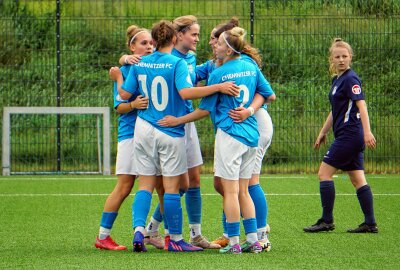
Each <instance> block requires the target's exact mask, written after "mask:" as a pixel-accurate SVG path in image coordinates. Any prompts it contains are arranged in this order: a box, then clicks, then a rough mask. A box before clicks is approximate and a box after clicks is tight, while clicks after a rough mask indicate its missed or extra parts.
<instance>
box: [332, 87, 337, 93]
mask: <svg viewBox="0 0 400 270" xmlns="http://www.w3.org/2000/svg"><path fill="white" fill-rule="evenodd" d="M336 90H337V86H336V85H335V87H333V90H332V95H334V94H336Z"/></svg>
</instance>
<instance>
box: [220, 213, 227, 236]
mask: <svg viewBox="0 0 400 270" xmlns="http://www.w3.org/2000/svg"><path fill="white" fill-rule="evenodd" d="M221 219H222V227H223V229H224V234H228V227H227V226H226V215H225V212H224V210H222V218H221Z"/></svg>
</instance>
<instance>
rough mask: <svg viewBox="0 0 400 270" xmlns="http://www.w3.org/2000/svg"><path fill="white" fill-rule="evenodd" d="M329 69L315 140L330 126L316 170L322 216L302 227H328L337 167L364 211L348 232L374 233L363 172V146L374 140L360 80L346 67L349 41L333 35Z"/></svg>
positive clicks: (308, 229)
mask: <svg viewBox="0 0 400 270" xmlns="http://www.w3.org/2000/svg"><path fill="white" fill-rule="evenodd" d="M329 53H330V56H329V63H330V71H331V73H332V75H333V79H332V87H331V89H330V91H329V101H330V103H331V112H330V113H329V114H328V117H327V118H326V121H325V123H324V125H323V127H322V128H321V131H320V132H319V135H318V137H317V139H316V140H315V144H314V147H315V148H316V149H318V148H319V147H320V146H321V144H322V143H325V142H326V135H327V133H328V132H329V130H330V129H331V128H332V129H333V135H334V137H335V140H334V141H333V143H332V144H331V146H330V147H329V150H328V152H327V153H326V154H325V156H324V158H323V160H322V162H321V166H320V167H319V171H318V178H319V191H320V195H321V206H322V216H321V218H320V219H318V220H317V222H316V223H315V224H313V225H311V226H308V227H305V228H304V229H303V230H304V232H307V233H315V232H322V231H332V230H334V229H335V224H334V222H333V206H334V202H335V183H334V181H333V175H334V174H335V173H336V171H337V170H338V169H340V170H342V171H346V172H347V174H348V175H349V177H350V181H351V183H352V184H353V186H354V188H355V189H356V194H357V198H358V201H359V203H360V207H361V210H362V212H363V214H364V222H362V223H361V224H360V225H359V226H358V227H357V228H355V229H349V230H347V232H349V233H377V232H378V226H377V225H376V221H375V215H374V203H373V195H372V191H371V188H370V186H369V185H368V183H367V180H366V179H365V174H364V149H365V146H367V147H369V148H371V149H374V148H375V147H376V140H375V137H374V135H373V134H372V132H371V128H370V124H369V116H368V110H367V105H366V103H365V97H364V91H363V90H362V88H361V80H360V78H359V77H358V75H357V74H356V73H355V72H354V71H353V70H352V69H351V68H350V65H351V61H352V59H353V50H352V48H351V46H350V44H349V43H347V42H345V41H343V40H342V39H341V38H336V39H335V40H334V41H333V42H332V45H331V47H330V49H329Z"/></svg>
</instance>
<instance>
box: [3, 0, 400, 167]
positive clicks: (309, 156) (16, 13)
mask: <svg viewBox="0 0 400 270" xmlns="http://www.w3.org/2000/svg"><path fill="white" fill-rule="evenodd" d="M399 6H400V4H399V3H398V1H395V0H383V1H372V0H339V1H331V0H302V1H294V0H290V1H289V0H287V1H273V0H269V1H249V0H222V1H211V0H186V1H181V0H121V1H117V0H94V1H87V0H68V1H67V0H65V1H60V0H54V1H50V0H30V1H27V0H3V1H0V14H1V18H0V27H1V28H2V33H1V34H0V41H1V42H0V74H1V78H2V79H1V80H0V96H1V99H0V108H1V112H2V110H3V107H6V106H40V107H43V106H54V107H60V106H61V107H70V106H74V107H99V106H101V107H103V106H107V107H110V108H112V106H113V102H112V84H111V82H110V81H109V79H108V70H109V68H110V67H111V66H114V65H117V60H118V59H119V57H120V56H121V55H122V54H123V53H127V51H126V48H125V45H124V44H125V36H124V35H125V30H126V28H127V27H128V26H129V25H131V24H137V25H140V26H143V27H147V28H150V27H151V25H152V24H153V23H154V22H156V21H158V20H160V19H171V20H172V19H173V18H175V17H178V16H181V15H186V14H193V15H196V16H197V17H198V19H199V22H200V24H201V41H200V43H199V44H198V51H197V56H198V63H202V62H204V61H205V60H207V59H208V58H209V57H210V53H211V50H210V48H209V46H208V37H209V34H210V32H211V30H212V28H213V27H214V26H216V25H217V24H219V23H221V22H226V21H227V20H229V19H230V18H231V17H232V16H236V17H238V18H239V21H240V25H241V26H242V27H243V28H245V29H247V30H248V32H249V40H253V44H254V46H255V47H257V48H259V49H260V52H261V53H262V56H263V61H264V68H263V72H264V74H265V75H266V77H267V78H268V80H269V81H270V82H271V84H272V87H273V89H274V91H275V92H276V94H277V101H276V102H275V103H273V104H272V105H271V106H270V107H269V112H270V115H271V117H272V119H273V122H274V137H273V142H272V145H271V147H270V149H269V151H268V153H267V156H266V159H265V161H264V167H263V169H264V172H266V173H275V172H277V173H278V172H279V173H298V172H300V173H303V172H304V173H306V172H315V171H316V170H317V169H318V166H319V163H320V161H321V158H322V156H323V154H324V152H325V151H326V150H327V146H326V147H323V148H322V149H321V150H319V151H315V150H313V149H312V145H313V142H314V140H315V137H316V135H317V134H318V132H319V129H320V128H321V126H322V124H323V122H324V120H325V118H326V116H327V114H328V112H329V102H328V98H327V94H328V91H329V88H330V83H331V82H330V77H329V74H328V71H327V70H328V61H327V56H328V48H329V46H330V42H331V41H332V39H333V38H334V37H337V36H340V37H342V38H344V39H345V40H347V41H348V42H349V43H350V44H351V45H352V46H353V50H354V52H355V55H354V59H353V60H354V61H353V68H354V69H355V71H356V72H357V73H358V74H359V75H360V77H361V79H362V80H363V87H364V90H365V93H366V100H367V104H368V108H369V113H370V120H371V126H372V131H373V133H374V135H375V137H376V138H377V141H378V148H377V149H376V150H375V151H371V150H366V152H365V161H366V171H367V172H372V173H398V172H400V166H399V161H400V154H399V150H400V136H399V135H400V134H399V130H400V129H399V127H400V113H399V111H400V109H399V108H400V104H399V103H400V101H399V100H398V98H397V97H398V96H400V90H399V80H400V79H399V78H400V70H399V69H400V68H399V67H400V63H399V62H400V38H399V35H400V7H399ZM86 122H87V121H86V120H85V119H72V120H63V119H60V118H59V117H51V118H50V119H48V118H47V119H42V118H40V117H39V118H38V117H36V118H32V119H26V118H20V119H17V118H16V119H15V123H14V126H15V127H18V128H21V127H25V132H26V133H27V134H30V135H29V136H18V134H20V132H19V131H18V130H17V129H13V128H12V129H11V136H12V143H11V157H12V159H11V160H12V162H11V166H15V169H16V170H17V171H18V170H21V171H30V170H32V168H31V167H32V166H36V167H34V168H35V169H38V170H42V169H43V168H41V167H40V166H45V164H46V163H47V164H50V163H52V162H53V160H54V157H55V156H56V157H59V164H58V165H57V166H56V167H57V170H56V171H58V172H62V171H63V170H62V168H73V166H76V164H79V166H87V167H88V168H91V166H95V165H96V163H97V157H95V158H92V159H90V158H87V156H91V155H95V151H87V148H86V147H77V142H80V141H85V140H86V139H87V138H91V136H92V133H93V132H95V131H93V126H92V125H86V124H85V123H86ZM196 125H197V129H198V133H199V136H200V143H201V147H202V151H203V157H204V160H205V166H204V171H205V172H211V170H212V159H213V140H214V138H213V128H212V126H211V123H210V121H209V120H207V119H206V120H202V121H199V122H198V123H197V124H196ZM38 127H40V129H41V130H42V129H43V127H47V128H48V129H49V130H54V132H52V131H51V132H49V133H48V134H52V135H45V139H44V143H40V145H41V147H40V149H39V148H35V147H37V144H34V143H32V142H31V141H30V140H31V139H32V138H35V136H36V135H37V134H38V133H39V132H40V131H39V129H38ZM116 127H117V114H116V113H113V114H112V117H111V142H112V143H111V145H112V148H111V157H112V161H111V162H112V164H113V163H114V162H115V154H116V144H117V128H116ZM77 130H79V132H77ZM46 134H47V133H46ZM46 136H52V137H51V139H54V140H55V142H54V143H46V142H49V141H50V140H49V139H50V138H47V139H46ZM329 139H330V141H332V135H330V137H329ZM74 144H75V145H74ZM35 145H36V146H35ZM78 145H79V144H78ZM13 147H14V148H13ZM58 147H59V148H58ZM13 149H14V152H13ZM23 152H26V153H29V155H26V154H23ZM55 153H58V154H56V155H55ZM35 160H36V161H37V160H41V164H43V165H40V166H39V165H38V164H37V162H35ZM54 166H55V165H54ZM58 167H59V168H60V170H58Z"/></svg>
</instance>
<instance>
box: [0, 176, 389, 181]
mask: <svg viewBox="0 0 400 270" xmlns="http://www.w3.org/2000/svg"><path fill="white" fill-rule="evenodd" d="M366 176H367V179H388V178H390V177H388V176H383V175H380V176H378V175H366ZM307 178H310V177H309V176H296V175H288V176H284V175H282V176H274V175H268V176H261V177H260V179H307ZM334 178H339V176H337V175H335V176H334ZM340 178H347V175H341V176H340ZM202 179H207V180H211V179H212V176H210V175H207V176H203V177H202ZM99 180H100V181H101V180H114V181H115V180H117V176H112V177H40V176H35V177H14V176H7V177H0V181H99ZM315 180H316V181H317V176H315ZM392 180H394V179H392Z"/></svg>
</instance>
